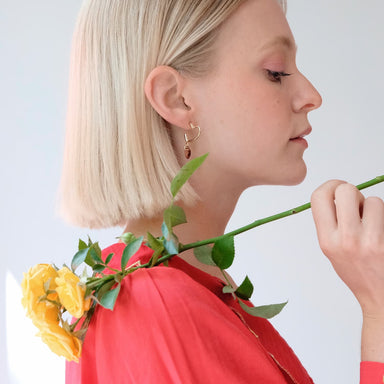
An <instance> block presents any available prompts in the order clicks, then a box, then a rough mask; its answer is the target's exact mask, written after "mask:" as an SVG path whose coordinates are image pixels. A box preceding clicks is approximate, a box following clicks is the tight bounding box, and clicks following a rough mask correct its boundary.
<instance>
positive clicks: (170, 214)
mask: <svg viewBox="0 0 384 384" xmlns="http://www.w3.org/2000/svg"><path fill="white" fill-rule="evenodd" d="M164 222H165V223H166V225H167V227H168V229H171V228H173V227H176V225H179V224H184V223H186V222H187V218H186V217H185V212H184V209H183V208H181V207H179V206H177V205H171V206H170V207H168V208H167V209H165V210H164Z"/></svg>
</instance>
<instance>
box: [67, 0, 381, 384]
mask: <svg viewBox="0 0 384 384" xmlns="http://www.w3.org/2000/svg"><path fill="white" fill-rule="evenodd" d="M295 51H296V50H295V42H294V38H293V36H292V32H291V30H290V28H289V26H288V24H287V21H286V18H285V15H284V4H282V3H281V2H278V1H276V0H232V1H230V0H227V1H214V0H201V1H197V2H196V1H194V2H192V1H186V0H179V1H177V0H163V1H161V2H159V1H154V0H141V1H140V2H137V1H134V0H126V1H118V0H114V1H112V0H108V1H106V0H103V1H101V0H87V1H86V2H85V3H84V5H83V8H82V10H81V14H80V17H79V21H78V25H77V31H76V34H75V39H74V48H73V56H72V59H73V61H72V77H71V84H70V104H69V113H68V129H67V142H66V156H65V163H64V172H63V180H62V196H63V197H62V202H63V204H62V207H63V209H62V212H63V215H64V216H65V217H67V219H69V220H70V221H72V222H74V223H77V224H80V225H83V226H88V227H108V226H115V225H123V226H124V227H125V231H124V232H132V233H134V234H135V235H136V236H140V235H143V236H146V233H147V231H149V232H151V233H152V234H153V235H154V236H161V231H160V228H161V223H162V210H163V209H164V208H166V207H167V206H168V205H169V203H170V200H171V197H170V193H169V185H170V181H171V179H172V177H173V176H174V175H175V174H176V173H177V171H178V169H179V168H180V166H182V165H183V164H184V163H185V162H186V161H187V158H189V156H190V155H191V158H193V157H197V156H200V155H202V154H204V153H207V152H209V156H208V158H207V160H206V161H205V163H204V164H203V166H202V167H201V168H200V169H199V170H198V171H197V172H196V173H195V174H194V175H193V176H192V178H191V179H190V182H189V183H188V184H187V185H185V186H184V187H183V189H182V191H181V193H180V195H179V196H178V197H179V199H178V201H177V204H178V205H180V206H181V207H183V208H184V210H185V212H186V216H187V219H188V223H187V224H183V225H181V226H178V227H176V228H175V233H176V235H177V236H178V238H179V239H180V241H181V242H182V243H184V244H186V243H190V242H194V241H197V240H202V239H205V238H210V237H215V236H219V235H222V234H223V233H224V230H225V227H226V225H227V222H228V220H229V218H230V216H231V214H232V212H233V210H234V208H235V205H236V202H237V200H238V198H239V196H240V195H241V193H242V192H243V191H244V190H245V189H246V188H248V187H250V186H254V185H262V184H279V185H295V184H298V183H300V182H301V181H302V180H303V179H304V177H305V175H306V165H305V163H304V161H303V158H302V156H303V152H304V151H305V149H306V147H307V143H306V141H305V139H304V138H303V137H304V136H305V135H308V134H309V133H310V132H311V127H310V125H309V123H308V119H307V117H308V113H309V112H310V111H312V110H314V109H316V108H318V107H319V106H320V105H321V97H320V95H319V94H318V92H317V91H316V90H315V89H314V87H313V86H312V85H311V83H310V82H309V81H308V80H307V79H306V78H305V77H304V76H303V75H302V74H301V73H300V72H299V71H298V69H297V68H296V64H295ZM184 134H185V135H184ZM312 204H313V208H312V211H313V215H314V220H315V223H316V226H317V231H318V237H319V241H320V246H321V247H322V249H323V251H324V253H325V254H326V255H327V256H328V257H329V259H330V260H331V262H332V264H333V266H334V268H335V270H336V272H337V273H338V274H339V275H340V277H341V278H342V279H343V280H344V281H345V283H346V284H347V285H348V286H349V288H350V289H351V290H352V292H353V293H354V294H355V296H356V298H357V299H358V300H359V302H360V304H361V307H362V310H363V315H364V325H363V334H362V361H363V363H362V364H361V383H375V382H377V383H379V382H382V380H383V375H384V342H383V341H382V340H384V326H383V324H384V310H383V308H384V244H383V238H384V236H383V231H384V203H383V202H382V201H381V200H380V199H377V198H368V199H364V197H363V196H362V195H361V194H360V192H359V191H358V190H357V189H356V188H355V187H353V186H351V185H349V184H347V183H344V182H342V181H338V180H332V181H330V182H328V183H325V184H324V185H323V186H321V187H320V188H319V189H318V190H317V191H315V193H314V194H313V196H312ZM123 248H124V245H123V244H119V243H118V244H114V245H112V246H111V247H109V248H107V249H106V250H104V255H105V256H106V255H108V254H109V253H111V252H113V253H114V254H115V255H114V259H113V263H115V265H119V258H120V257H121V253H122V250H123ZM151 254H152V251H151V250H150V249H149V248H147V247H146V246H145V245H142V247H141V248H140V250H139V252H138V253H137V254H136V255H135V256H134V257H133V258H132V260H130V263H131V262H132V263H134V262H136V261H140V262H146V261H147V260H148V259H149V258H150V256H151ZM228 279H230V276H228ZM223 284H224V282H223V280H222V275H221V273H220V271H219V270H218V268H217V267H213V266H207V265H204V264H201V263H200V262H199V261H198V260H197V259H196V258H195V257H194V255H193V252H192V251H187V252H185V253H182V254H180V255H179V256H176V257H174V258H173V259H172V260H171V261H170V263H169V267H166V266H158V267H155V268H152V269H142V270H139V271H136V272H135V273H133V274H132V275H129V276H128V277H127V278H126V279H125V280H124V282H123V284H122V289H121V292H120V295H119V298H118V301H117V303H116V307H115V309H114V311H113V312H111V311H108V310H105V309H102V308H98V310H97V311H96V313H95V315H94V317H93V318H92V323H91V325H90V327H89V330H88V332H87V336H86V338H85V341H84V345H83V353H82V359H81V361H80V363H79V364H75V363H70V364H69V365H68V367H67V382H68V383H75V382H81V383H109V382H113V383H218V382H219V383H311V382H312V380H311V379H310V377H309V375H308V373H307V372H306V371H305V369H304V368H303V367H302V366H301V364H300V362H299V361H298V359H297V358H296V356H295V355H294V353H293V352H292V350H291V349H290V348H289V347H288V345H287V344H286V343H285V341H284V340H283V339H282V338H281V337H280V335H279V334H278V333H277V331H276V330H274V329H273V327H272V326H271V324H270V323H269V322H268V321H266V320H263V319H260V318H253V317H251V316H249V315H247V314H246V313H245V312H244V311H242V309H241V308H240V307H239V306H238V304H237V303H236V302H235V301H234V300H233V299H232V296H231V295H228V294H227V295H226V294H223V293H222V287H223Z"/></svg>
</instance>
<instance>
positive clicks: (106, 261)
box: [105, 253, 114, 265]
mask: <svg viewBox="0 0 384 384" xmlns="http://www.w3.org/2000/svg"><path fill="white" fill-rule="evenodd" d="M113 255H114V253H110V254H109V255H108V256H107V258H106V259H105V265H108V264H109V263H110V262H111V260H112V257H113Z"/></svg>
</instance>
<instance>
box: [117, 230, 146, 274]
mask: <svg viewBox="0 0 384 384" xmlns="http://www.w3.org/2000/svg"><path fill="white" fill-rule="evenodd" d="M143 239H144V236H140V237H139V238H138V239H136V240H134V241H133V242H132V243H129V244H128V245H127V246H126V247H125V248H124V251H123V256H122V257H121V270H122V271H124V269H125V268H126V266H127V263H128V260H129V259H130V258H131V257H132V256H133V255H134V254H135V253H136V252H137V251H138V250H139V248H140V247H141V243H142V242H143Z"/></svg>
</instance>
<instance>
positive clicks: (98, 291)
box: [95, 280, 116, 302]
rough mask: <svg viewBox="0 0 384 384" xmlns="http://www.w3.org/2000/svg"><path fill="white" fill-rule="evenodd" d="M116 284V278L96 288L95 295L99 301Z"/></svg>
mask: <svg viewBox="0 0 384 384" xmlns="http://www.w3.org/2000/svg"><path fill="white" fill-rule="evenodd" d="M115 284H116V282H115V280H110V281H107V282H106V283H104V284H102V285H100V286H99V287H97V289H96V293H95V296H96V297H97V298H98V300H99V302H100V300H101V299H102V298H103V296H104V295H105V294H106V293H107V292H108V291H109V290H110V289H111V288H112V287H113V286H114V285H115Z"/></svg>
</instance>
